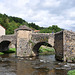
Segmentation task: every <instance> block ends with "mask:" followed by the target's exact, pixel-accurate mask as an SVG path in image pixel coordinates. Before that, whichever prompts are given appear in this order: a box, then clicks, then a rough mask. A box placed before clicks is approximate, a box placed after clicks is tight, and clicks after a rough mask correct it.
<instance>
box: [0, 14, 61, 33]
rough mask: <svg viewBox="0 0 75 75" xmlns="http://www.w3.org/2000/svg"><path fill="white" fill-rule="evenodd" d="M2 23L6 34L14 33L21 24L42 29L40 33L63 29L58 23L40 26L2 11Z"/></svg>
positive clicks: (0, 21) (0, 20)
mask: <svg viewBox="0 0 75 75" xmlns="http://www.w3.org/2000/svg"><path fill="white" fill-rule="evenodd" d="M0 24H1V25H2V26H3V27H5V28H6V34H13V33H14V29H16V28H18V27H19V26H20V25H27V26H28V27H30V28H32V29H33V30H40V33H51V32H57V31H60V30H61V28H59V27H58V26H56V25H53V26H52V27H48V28H44V27H39V26H38V25H36V24H35V23H28V22H27V21H25V20H23V19H22V18H18V17H12V16H8V15H6V14H1V13H0Z"/></svg>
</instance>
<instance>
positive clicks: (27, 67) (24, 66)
mask: <svg viewBox="0 0 75 75" xmlns="http://www.w3.org/2000/svg"><path fill="white" fill-rule="evenodd" d="M0 59H1V60H0V75H67V71H68V70H61V69H56V67H59V65H58V64H57V63H58V62H57V61H56V60H55V57H54V55H48V56H39V57H37V58H34V57H33V58H15V57H14V54H12V55H11V54H10V55H8V54H7V55H3V56H0Z"/></svg>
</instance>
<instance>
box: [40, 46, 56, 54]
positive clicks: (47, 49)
mask: <svg viewBox="0 0 75 75" xmlns="http://www.w3.org/2000/svg"><path fill="white" fill-rule="evenodd" d="M39 52H40V54H43V55H47V54H54V53H55V50H54V48H51V47H40V48H39Z"/></svg>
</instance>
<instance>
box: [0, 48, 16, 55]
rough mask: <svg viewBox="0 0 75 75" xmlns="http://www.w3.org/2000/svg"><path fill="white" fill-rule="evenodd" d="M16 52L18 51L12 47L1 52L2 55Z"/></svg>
mask: <svg viewBox="0 0 75 75" xmlns="http://www.w3.org/2000/svg"><path fill="white" fill-rule="evenodd" d="M15 52H16V49H15V48H10V49H9V50H8V51H4V52H0V55H3V54H9V53H15Z"/></svg>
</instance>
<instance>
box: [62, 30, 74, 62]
mask: <svg viewBox="0 0 75 75" xmlns="http://www.w3.org/2000/svg"><path fill="white" fill-rule="evenodd" d="M63 47H64V61H67V62H75V32H72V31H67V30H65V31H64V43H63Z"/></svg>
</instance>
